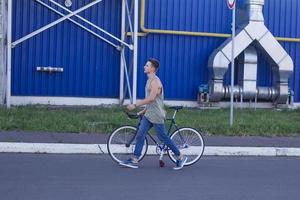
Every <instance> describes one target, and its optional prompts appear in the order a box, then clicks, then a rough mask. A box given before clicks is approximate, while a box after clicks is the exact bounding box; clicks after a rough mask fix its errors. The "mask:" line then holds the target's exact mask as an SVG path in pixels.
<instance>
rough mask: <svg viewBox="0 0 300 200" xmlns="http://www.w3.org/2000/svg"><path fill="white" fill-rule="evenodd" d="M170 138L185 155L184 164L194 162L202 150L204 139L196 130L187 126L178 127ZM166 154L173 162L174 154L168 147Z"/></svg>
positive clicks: (199, 156)
mask: <svg viewBox="0 0 300 200" xmlns="http://www.w3.org/2000/svg"><path fill="white" fill-rule="evenodd" d="M171 139H172V140H173V142H174V143H175V144H176V146H177V147H178V148H179V150H180V152H181V153H182V154H183V155H185V156H187V158H188V160H187V162H186V164H185V165H186V166H188V165H192V164H194V163H196V162H197V161H198V160H199V159H200V158H201V156H202V155H203V152H204V147H205V144H204V140H203V137H202V135H201V133H199V132H198V131H197V130H195V129H193V128H189V127H184V128H179V129H178V130H176V131H174V133H173V134H172V135H171ZM168 155H169V157H170V159H171V160H172V161H173V162H176V156H175V155H174V153H173V152H172V151H171V150H170V149H169V150H168Z"/></svg>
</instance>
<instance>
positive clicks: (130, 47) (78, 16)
mask: <svg viewBox="0 0 300 200" xmlns="http://www.w3.org/2000/svg"><path fill="white" fill-rule="evenodd" d="M49 1H50V2H51V3H53V4H54V5H56V6H58V7H60V8H61V9H64V10H65V11H67V12H69V13H72V14H73V13H74V12H72V11H71V10H69V9H67V8H65V7H64V6H62V5H60V4H59V3H57V2H55V1H53V0H49ZM74 16H75V17H77V18H79V19H81V20H82V21H84V22H85V23H87V24H89V25H91V26H92V27H94V28H96V29H97V30H99V31H101V32H103V33H105V34H106V35H108V36H110V37H112V38H113V39H115V40H117V41H118V42H120V43H122V44H123V45H125V46H127V47H128V48H129V49H132V45H130V44H127V43H126V42H124V41H122V40H120V39H119V38H117V37H116V36H114V35H112V34H110V33H109V32H107V31H105V30H103V29H102V28H100V27H99V26H97V25H95V24H94V23H92V22H90V21H89V20H87V19H85V18H83V17H81V16H80V15H77V14H74Z"/></svg>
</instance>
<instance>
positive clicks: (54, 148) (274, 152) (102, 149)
mask: <svg viewBox="0 0 300 200" xmlns="http://www.w3.org/2000/svg"><path fill="white" fill-rule="evenodd" d="M118 149H120V148H119V147H116V149H115V150H118ZM194 150H195V149H194ZM0 153H50V154H51V153H53V154H107V153H108V151H107V147H106V144H60V143H10V142H0ZM184 153H185V154H191V153H192V151H185V152H184ZM147 154H149V155H156V152H155V146H153V145H151V146H149V148H148V152H147ZM204 155H206V156H299V157H300V148H290V147H237V146H236V147H229V146H207V147H205V151H204Z"/></svg>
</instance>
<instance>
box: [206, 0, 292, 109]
mask: <svg viewBox="0 0 300 200" xmlns="http://www.w3.org/2000/svg"><path fill="white" fill-rule="evenodd" d="M263 5H264V0H245V1H244V4H243V5H242V9H241V10H239V12H238V18H239V20H238V22H239V24H238V30H237V34H236V37H235V38H234V42H235V52H234V58H238V77H237V78H238V85H237V86H235V87H234V89H233V90H234V96H235V97H236V98H238V97H239V98H243V99H248V100H251V99H255V98H257V100H264V101H273V102H274V103H276V104H277V103H279V104H282V103H286V101H287V98H288V93H289V91H288V78H289V76H290V75H291V73H292V72H293V69H294V64H293V61H292V59H291V57H290V56H289V55H288V54H287V52H286V51H285V50H284V49H283V47H282V46H281V45H280V44H279V42H278V41H277V40H276V39H275V37H274V36H273V35H272V33H271V32H270V31H269V30H268V29H267V27H266V26H265V25H264V17H263V12H262V9H263ZM231 45H232V39H231V38H228V39H227V40H226V41H225V42H224V43H223V44H222V45H221V46H220V47H218V48H217V49H216V50H215V51H214V52H213V53H212V54H211V56H210V58H209V61H208V68H209V72H210V81H209V95H210V97H209V98H210V101H213V102H218V101H221V100H223V99H226V98H229V97H230V92H231V87H230V86H224V85H223V79H224V75H225V73H226V71H227V70H228V65H229V63H230V62H231ZM258 50H259V51H262V52H263V53H264V55H265V56H266V57H267V58H268V60H269V61H270V64H271V65H272V66H274V67H273V68H272V69H273V71H272V72H273V73H272V74H273V76H274V78H276V83H275V85H274V86H273V87H259V86H257V62H258V60H257V51H258Z"/></svg>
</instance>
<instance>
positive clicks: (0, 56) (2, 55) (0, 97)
mask: <svg viewBox="0 0 300 200" xmlns="http://www.w3.org/2000/svg"><path fill="white" fill-rule="evenodd" d="M6 5H7V4H6V0H0V105H3V104H4V101H5V90H6V45H5V43H4V41H5V37H6V18H7V17H6V15H7V9H6Z"/></svg>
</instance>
